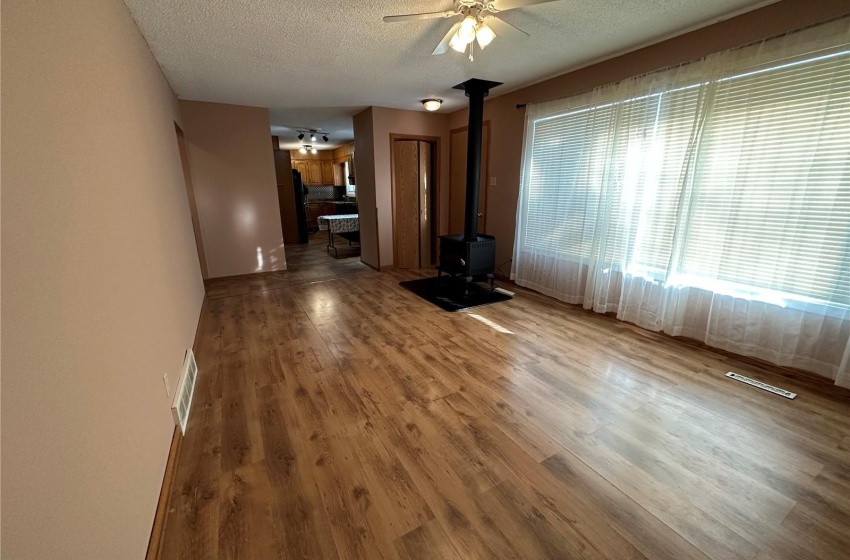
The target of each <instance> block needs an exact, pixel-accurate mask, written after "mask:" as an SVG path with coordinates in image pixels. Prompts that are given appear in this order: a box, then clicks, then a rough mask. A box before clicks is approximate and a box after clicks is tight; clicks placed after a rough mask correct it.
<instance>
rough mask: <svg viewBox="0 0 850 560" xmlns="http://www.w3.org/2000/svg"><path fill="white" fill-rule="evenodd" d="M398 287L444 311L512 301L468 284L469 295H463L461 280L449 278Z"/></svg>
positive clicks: (408, 281) (507, 297)
mask: <svg viewBox="0 0 850 560" xmlns="http://www.w3.org/2000/svg"><path fill="white" fill-rule="evenodd" d="M399 286H401V287H402V288H404V289H406V290H410V291H411V292H413V293H414V294H416V295H417V296H419V297H421V298H422V299H425V300H428V301H430V302H431V303H433V304H434V305H436V306H439V307H441V308H442V309H444V310H446V311H460V310H461V309H468V308H470V307H479V306H481V305H488V304H491V303H498V302H500V301H507V300H509V299H513V298H512V297H511V296H509V295H507V294H503V293H501V292H496V291H493V292H491V291H490V290H489V289H487V288H485V287H482V286H479V285H478V284H470V285H469V293H468V294H466V295H464V293H463V288H464V282H463V280H458V279H455V278H451V277H450V276H442V277H439V278H437V277H431V278H422V279H420V280H407V281H405V282H399Z"/></svg>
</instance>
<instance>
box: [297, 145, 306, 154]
mask: <svg viewBox="0 0 850 560" xmlns="http://www.w3.org/2000/svg"><path fill="white" fill-rule="evenodd" d="M298 151H299V152H301V153H302V154H306V153H307V148H305V147H304V146H301V149H300V150H298Z"/></svg>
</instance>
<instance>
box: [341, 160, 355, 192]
mask: <svg viewBox="0 0 850 560" xmlns="http://www.w3.org/2000/svg"><path fill="white" fill-rule="evenodd" d="M342 166H343V167H342V173H343V175H344V176H345V194H346V196H357V187H355V186H354V185H352V184H351V182H350V181H349V177H350V176H351V171H350V169H349V167H348V162H347V161H346V162H343V164H342Z"/></svg>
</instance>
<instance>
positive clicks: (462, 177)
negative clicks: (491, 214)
mask: <svg viewBox="0 0 850 560" xmlns="http://www.w3.org/2000/svg"><path fill="white" fill-rule="evenodd" d="M468 138H469V136H468V134H467V128H466V127H463V128H458V129H456V130H452V131H451V136H450V138H449V150H450V158H449V159H450V163H449V233H463V219H464V209H465V206H466V147H467V146H466V143H467V141H468ZM489 168H490V121H485V122H484V128H483V129H482V131H481V182H480V183H479V191H478V214H479V217H478V233H484V232H485V230H486V223H487V213H486V209H487V185H488V184H489V182H490V178H489Z"/></svg>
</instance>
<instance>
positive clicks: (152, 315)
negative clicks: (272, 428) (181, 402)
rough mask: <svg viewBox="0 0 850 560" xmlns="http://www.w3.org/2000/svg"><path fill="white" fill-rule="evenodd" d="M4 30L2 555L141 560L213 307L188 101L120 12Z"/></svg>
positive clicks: (6, 12) (9, 8)
mask: <svg viewBox="0 0 850 560" xmlns="http://www.w3.org/2000/svg"><path fill="white" fill-rule="evenodd" d="M0 35H2V52H3V57H2V76H3V80H2V114H3V134H2V185H3V208H2V252H3V270H2V284H3V315H2V331H3V339H2V366H3V395H2V399H3V402H2V409H3V464H2V469H3V513H4V515H3V519H2V534H3V557H4V558H8V559H16V558H20V559H39V560H52V559H71V558H85V559H87V560H115V559H118V558H122V559H123V558H143V557H144V556H145V550H146V548H147V544H148V539H149V536H150V532H151V526H152V524H153V518H154V512H155V510H156V504H157V499H158V497H159V490H160V485H161V484H162V480H163V473H164V470H165V465H166V459H167V456H168V450H169V445H170V442H171V436H172V432H173V429H174V423H173V421H172V419H171V411H170V404H171V399H170V398H169V397H168V396H167V395H166V392H165V386H164V384H163V374H165V373H168V374H169V378H170V383H171V387H172V388H173V387H174V386H175V385H176V382H177V373H178V371H179V368H180V366H181V364H182V362H183V355H184V351H185V350H186V349H187V348H190V347H191V346H192V341H193V338H194V334H195V328H196V326H197V323H198V314H199V312H200V309H201V301H202V299H203V297H204V288H203V283H202V281H201V271H200V268H199V265H198V255H197V250H196V247H195V240H194V235H193V230H192V222H191V219H190V212H189V203H188V199H187V193H186V188H185V185H184V178H183V171H182V167H181V163H180V153H179V149H178V145H177V135H176V133H175V128H174V124H175V122H179V121H180V120H181V119H180V113H179V107H178V104H177V99H176V97H175V96H174V94H173V92H172V91H171V88H170V87H169V85H168V82H167V81H166V80H165V77H164V76H163V75H162V73H161V71H160V69H159V66H158V64H157V62H156V60H154V58H153V56H152V55H151V53H150V51H149V50H148V47H147V44H146V43H145V40H144V39H143V38H142V36H141V34H140V33H139V31H138V29H137V28H136V24H135V23H134V22H133V19H132V18H131V16H130V13H129V11H128V9H127V7H126V6H125V5H124V3H123V2H119V1H109V2H103V1H94V0H79V1H74V2H66V1H62V0H43V1H40V2H31V1H29V0H4V1H3V17H2V31H0ZM203 374H204V372H203V371H201V375H203Z"/></svg>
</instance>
